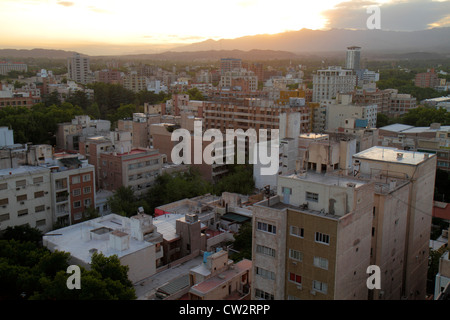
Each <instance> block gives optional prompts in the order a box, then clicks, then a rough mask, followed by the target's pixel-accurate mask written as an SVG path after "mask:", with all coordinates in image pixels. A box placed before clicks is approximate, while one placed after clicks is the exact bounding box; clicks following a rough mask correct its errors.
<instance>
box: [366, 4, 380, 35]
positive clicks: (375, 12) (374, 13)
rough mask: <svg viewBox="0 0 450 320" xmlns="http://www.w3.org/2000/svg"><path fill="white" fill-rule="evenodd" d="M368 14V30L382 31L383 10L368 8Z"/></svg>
mask: <svg viewBox="0 0 450 320" xmlns="http://www.w3.org/2000/svg"><path fill="white" fill-rule="evenodd" d="M366 12H367V14H370V16H369V18H367V21H366V26H367V29H370V30H374V29H381V10H380V7H379V6H368V7H367V8H366Z"/></svg>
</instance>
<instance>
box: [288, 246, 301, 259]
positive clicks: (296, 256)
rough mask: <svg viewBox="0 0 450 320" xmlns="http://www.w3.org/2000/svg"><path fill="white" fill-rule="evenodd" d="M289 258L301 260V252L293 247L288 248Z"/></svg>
mask: <svg viewBox="0 0 450 320" xmlns="http://www.w3.org/2000/svg"><path fill="white" fill-rule="evenodd" d="M289 258H291V259H294V260H297V261H303V253H302V252H300V251H297V250H294V249H289Z"/></svg>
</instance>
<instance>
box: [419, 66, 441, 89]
mask: <svg viewBox="0 0 450 320" xmlns="http://www.w3.org/2000/svg"><path fill="white" fill-rule="evenodd" d="M414 85H415V86H416V87H420V88H434V87H437V86H439V85H440V79H439V77H438V75H437V73H436V72H435V71H434V69H431V70H428V71H427V72H421V73H418V74H416V76H415V78H414Z"/></svg>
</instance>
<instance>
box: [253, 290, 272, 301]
mask: <svg viewBox="0 0 450 320" xmlns="http://www.w3.org/2000/svg"><path fill="white" fill-rule="evenodd" d="M255 297H256V298H258V299H263V300H274V296H273V294H271V293H268V292H265V291H262V290H259V289H256V290H255Z"/></svg>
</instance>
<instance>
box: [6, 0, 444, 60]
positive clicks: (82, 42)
mask: <svg viewBox="0 0 450 320" xmlns="http://www.w3.org/2000/svg"><path fill="white" fill-rule="evenodd" d="M369 5H378V6H380V8H381V21H382V23H381V29H382V30H398V31H413V30H423V29H429V28H433V27H445V26H449V25H450V2H449V1H432V0H414V1H407V2H404V1H396V0H382V1H347V2H345V1H340V0H319V1H314V2H312V3H308V4H307V5H305V3H302V2H301V1H291V0H281V2H278V3H277V5H276V6H274V5H273V3H271V2H269V1H265V0H262V1H258V0H232V1H227V2H226V4H224V3H221V4H218V3H215V2H211V1H205V0H197V1H194V2H189V3H188V2H183V1H172V2H171V3H170V4H169V3H167V2H161V3H153V2H152V3H149V2H143V1H139V0H130V1H128V2H127V5H124V4H123V3H122V2H119V1H116V0H114V1H105V0H95V1H89V2H88V1H84V0H78V1H61V0H19V1H11V0H6V1H2V3H1V4H0V12H1V13H0V18H1V19H0V21H2V24H3V27H4V29H7V30H8V32H7V33H6V34H5V35H3V36H2V42H1V43H0V48H3V49H6V48H17V49H32V48H46V49H64V50H78V51H81V52H86V53H87V54H108V52H112V51H114V50H115V51H120V50H121V51H122V53H125V52H128V53H138V52H142V51H143V50H147V51H148V50H153V52H155V51H156V52H158V51H160V50H166V49H169V48H173V47H176V46H180V45H186V44H190V43H195V42H201V41H205V40H208V39H213V40H219V39H234V38H238V37H243V36H249V35H258V34H277V33H282V32H286V31H297V30H301V29H303V28H306V29H312V30H327V29H330V28H347V29H366V21H367V18H368V17H369V14H367V12H366V8H367V6H369ZM17 16H20V17H21V19H20V20H19V19H16V17H17ZM399 17H401V18H400V19H399ZM237 21H242V23H236V22H237Z"/></svg>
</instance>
